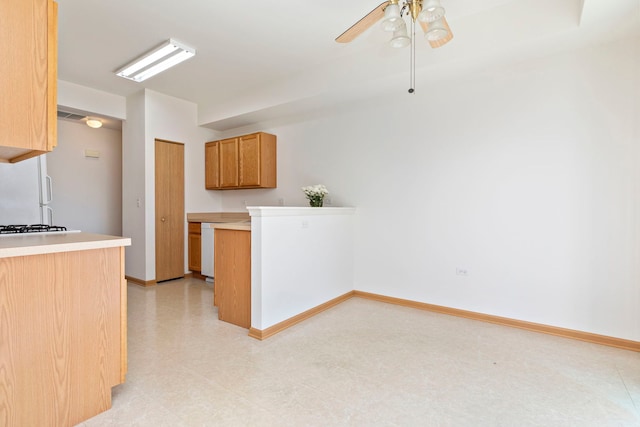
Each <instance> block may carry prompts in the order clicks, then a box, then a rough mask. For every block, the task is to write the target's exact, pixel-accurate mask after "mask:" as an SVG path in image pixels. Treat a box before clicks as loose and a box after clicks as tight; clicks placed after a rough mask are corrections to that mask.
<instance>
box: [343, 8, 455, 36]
mask: <svg viewBox="0 0 640 427" xmlns="http://www.w3.org/2000/svg"><path fill="white" fill-rule="evenodd" d="M444 13H445V11H444V8H443V7H442V6H441V5H440V1H439V0H424V1H423V0H403V3H402V6H400V4H399V0H387V1H384V2H382V3H380V5H378V7H376V8H375V9H373V10H372V11H371V12H369V13H368V14H366V15H365V16H364V17H363V18H362V19H360V20H359V21H358V22H356V23H355V24H353V25H352V26H351V27H349V28H348V29H347V30H346V31H345V32H344V33H342V34H340V35H339V36H338V37H336V41H337V42H338V43H349V42H351V41H353V40H354V39H355V38H356V37H358V36H359V35H360V34H362V33H364V32H365V31H366V30H367V29H369V27H371V26H372V25H373V24H375V23H376V22H378V21H379V20H380V19H382V18H384V20H383V22H382V25H383V29H384V30H385V31H396V30H398V29H399V28H401V27H402V22H403V21H402V16H405V15H410V16H411V19H412V21H413V22H415V21H416V19H417V20H418V22H419V23H420V26H421V27H422V30H423V31H424V33H425V38H426V39H427V40H428V41H429V44H430V45H431V47H433V48H437V47H441V46H444V45H445V44H447V43H448V42H449V41H451V39H452V38H453V33H452V32H451V28H449V24H448V23H447V19H446V18H445V17H444ZM401 21H402V22H401ZM402 47H404V46H402Z"/></svg>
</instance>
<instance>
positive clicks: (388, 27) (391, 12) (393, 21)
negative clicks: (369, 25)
mask: <svg viewBox="0 0 640 427" xmlns="http://www.w3.org/2000/svg"><path fill="white" fill-rule="evenodd" d="M403 24H404V21H403V20H402V17H401V16H400V7H399V6H398V5H397V4H390V5H389V6H387V8H386V9H385V10H384V19H383V20H382V23H381V24H380V26H381V27H382V29H383V30H384V31H388V32H392V31H397V30H398V29H399V28H400V27H401V26H402V25H403Z"/></svg>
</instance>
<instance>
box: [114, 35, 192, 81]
mask: <svg viewBox="0 0 640 427" xmlns="http://www.w3.org/2000/svg"><path fill="white" fill-rule="evenodd" d="M195 54H196V50H195V49H193V48H190V47H189V46H186V45H184V44H182V43H180V42H177V41H175V40H173V39H169V40H167V41H166V42H164V43H162V44H161V45H160V46H158V47H156V48H155V49H153V50H151V51H150V52H147V53H145V54H144V55H142V56H141V57H139V58H137V59H136V60H135V61H133V62H131V63H129V64H127V65H125V66H124V67H122V68H120V69H119V70H118V71H116V74H117V75H119V76H120V77H124V78H125V79H129V80H133V81H134V82H141V81H144V80H146V79H148V78H149V77H153V76H155V75H156V74H158V73H161V72H163V71H164V70H166V69H168V68H171V67H173V66H174V65H177V64H179V63H181V62H182V61H184V60H187V59H189V58H191V57H192V56H194V55H195Z"/></svg>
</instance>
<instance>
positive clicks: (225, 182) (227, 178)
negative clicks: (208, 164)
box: [218, 138, 238, 188]
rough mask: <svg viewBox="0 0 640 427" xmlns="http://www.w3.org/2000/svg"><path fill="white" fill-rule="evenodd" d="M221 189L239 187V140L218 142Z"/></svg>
mask: <svg viewBox="0 0 640 427" xmlns="http://www.w3.org/2000/svg"><path fill="white" fill-rule="evenodd" d="M218 147H219V148H218V149H219V155H220V159H219V160H220V161H219V163H218V164H219V166H220V170H219V174H220V188H226V187H237V186H238V138H232V139H224V140H222V141H219V142H218Z"/></svg>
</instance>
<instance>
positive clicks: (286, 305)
mask: <svg viewBox="0 0 640 427" xmlns="http://www.w3.org/2000/svg"><path fill="white" fill-rule="evenodd" d="M248 209H249V214H250V215H251V327H253V328H256V329H259V330H264V329H267V328H269V327H270V326H273V325H275V324H277V323H279V322H282V321H284V320H287V319H290V318H291V317H294V316H296V315H298V314H300V313H303V312H305V311H307V310H309V309H311V308H314V307H317V306H319V305H321V304H323V303H325V302H327V301H330V300H332V299H334V298H337V297H339V296H341V295H344V294H346V293H348V292H351V291H352V290H353V268H354V263H353V261H354V260H353V254H354V252H353V243H354V240H353V239H354V234H353V230H354V213H355V209H353V208H288V207H249V208H248Z"/></svg>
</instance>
